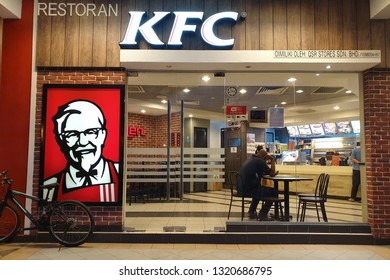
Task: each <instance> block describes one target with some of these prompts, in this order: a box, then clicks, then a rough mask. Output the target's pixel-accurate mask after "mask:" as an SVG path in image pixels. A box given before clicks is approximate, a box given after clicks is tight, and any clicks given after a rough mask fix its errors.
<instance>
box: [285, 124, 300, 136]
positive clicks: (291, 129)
mask: <svg viewBox="0 0 390 280" xmlns="http://www.w3.org/2000/svg"><path fill="white" fill-rule="evenodd" d="M287 131H288V135H290V137H298V136H299V131H298V127H296V126H288V127H287Z"/></svg>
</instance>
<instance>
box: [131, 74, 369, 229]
mask: <svg viewBox="0 0 390 280" xmlns="http://www.w3.org/2000/svg"><path fill="white" fill-rule="evenodd" d="M292 77H294V78H295V80H289V79H290V78H292ZM128 89H129V90H128V106H127V107H128V125H129V126H142V127H143V129H144V131H145V135H144V136H137V137H132V138H128V139H127V195H126V197H127V202H126V207H125V211H126V219H125V227H126V228H128V229H131V230H135V231H146V232H169V231H186V232H204V231H221V230H224V229H226V222H227V221H240V220H241V207H240V205H239V204H234V205H233V206H232V213H231V215H230V217H229V219H228V210H229V205H230V191H229V189H228V186H227V184H226V180H225V178H226V174H227V172H230V171H238V170H239V168H240V166H241V165H242V164H243V162H244V161H245V160H246V159H247V158H248V157H251V156H252V154H253V153H254V151H255V149H256V147H257V146H259V145H261V146H263V147H264V148H265V149H267V150H268V151H269V152H270V153H272V154H273V155H274V156H275V158H276V160H277V170H279V172H280V173H281V174H288V175H292V176H300V177H306V178H310V179H311V180H312V181H310V180H308V181H302V182H292V183H290V190H289V194H290V196H289V202H290V203H289V210H290V214H291V219H290V221H289V222H296V221H297V212H298V205H299V197H298V194H299V193H313V192H314V188H315V184H316V181H317V179H318V177H319V175H320V174H321V173H323V172H326V173H329V174H330V181H329V190H328V197H327V202H326V209H327V216H328V217H327V218H328V221H329V222H336V223H337V222H340V223H349V222H351V223H356V222H358V223H359V222H362V221H363V217H362V216H363V215H362V206H361V204H360V203H359V202H354V203H351V202H349V201H347V199H348V198H349V195H350V190H351V184H352V182H351V180H352V176H351V174H352V168H351V166H348V157H349V154H350V153H351V151H352V149H353V148H354V147H355V146H356V145H357V144H359V143H361V142H362V141H361V140H362V137H361V131H360V127H361V124H360V122H359V121H360V119H361V118H360V113H359V112H360V104H361V103H360V101H359V92H360V91H359V75H358V74H354V73H344V74H340V73H337V74H332V73H320V74H319V73H223V75H222V74H221V73H220V72H218V73H214V72H213V73H199V72H196V73H194V72H192V73H184V72H137V73H135V72H133V75H132V76H130V77H129V78H128ZM243 108H245V111H240V112H238V113H234V110H244V109H243ZM275 108H276V109H281V112H282V113H283V117H282V118H280V115H276V118H275V116H274V115H272V113H273V112H271V111H274V109H275ZM232 110H233V112H232ZM221 135H223V137H222V136H221ZM324 158H325V164H324V160H323V159H324ZM323 164H324V165H323ZM345 165H346V166H345ZM270 187H273V185H270ZM280 195H281V196H283V190H280ZM363 196H364V194H363ZM360 197H361V196H360ZM260 207H261V203H260V204H259V206H258V210H259V209H260ZM247 210H248V209H247V208H246V209H245V213H246V212H247ZM272 213H273V209H271V211H270V214H272ZM244 221H249V219H248V217H247V216H245V217H244ZM304 221H305V222H318V218H317V215H316V211H315V210H309V209H308V210H307V212H306V217H305V220H304ZM320 222H323V217H321V214H320Z"/></svg>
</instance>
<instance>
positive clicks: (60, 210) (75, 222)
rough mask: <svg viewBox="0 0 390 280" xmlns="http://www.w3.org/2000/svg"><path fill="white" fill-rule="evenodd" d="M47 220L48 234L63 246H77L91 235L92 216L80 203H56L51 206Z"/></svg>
mask: <svg viewBox="0 0 390 280" xmlns="http://www.w3.org/2000/svg"><path fill="white" fill-rule="evenodd" d="M48 218H49V232H50V234H51V235H52V236H53V237H54V238H55V239H56V240H57V241H58V242H59V243H60V244H62V245H64V246H67V247H75V246H79V245H81V244H83V243H84V242H85V241H86V240H87V239H88V237H89V236H91V234H92V233H93V228H94V220H93V217H92V214H91V212H89V210H88V208H87V207H86V206H85V205H84V204H83V203H81V202H78V201H73V200H64V201H61V202H58V203H56V204H55V205H53V209H52V212H51V213H50V214H49V217H48Z"/></svg>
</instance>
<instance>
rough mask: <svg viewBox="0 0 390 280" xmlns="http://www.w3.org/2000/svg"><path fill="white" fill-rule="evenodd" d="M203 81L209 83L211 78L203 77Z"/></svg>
mask: <svg viewBox="0 0 390 280" xmlns="http://www.w3.org/2000/svg"><path fill="white" fill-rule="evenodd" d="M202 80H203V81H205V82H208V81H210V77H209V76H207V75H205V76H203V77H202Z"/></svg>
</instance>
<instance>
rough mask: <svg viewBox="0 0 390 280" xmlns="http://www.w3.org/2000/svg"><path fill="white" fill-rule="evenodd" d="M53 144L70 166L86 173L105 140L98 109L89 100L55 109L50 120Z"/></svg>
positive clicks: (95, 160)
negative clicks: (54, 135) (52, 129)
mask: <svg viewBox="0 0 390 280" xmlns="http://www.w3.org/2000/svg"><path fill="white" fill-rule="evenodd" d="M53 121H54V123H55V128H54V133H56V139H57V143H58V144H59V146H60V147H61V151H62V152H63V153H64V155H65V157H66V158H67V160H68V162H69V164H70V165H72V166H74V167H75V168H77V169H79V170H85V171H89V170H91V169H92V168H93V167H95V166H96V164H97V163H98V162H99V160H100V158H101V157H102V150H103V147H104V142H105V140H106V137H107V131H106V128H105V119H104V116H103V113H102V111H101V110H100V108H99V107H97V106H96V105H95V104H93V103H92V102H89V101H74V102H70V103H68V104H65V105H63V106H61V107H59V108H58V112H57V114H56V115H55V116H54V117H53Z"/></svg>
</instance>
